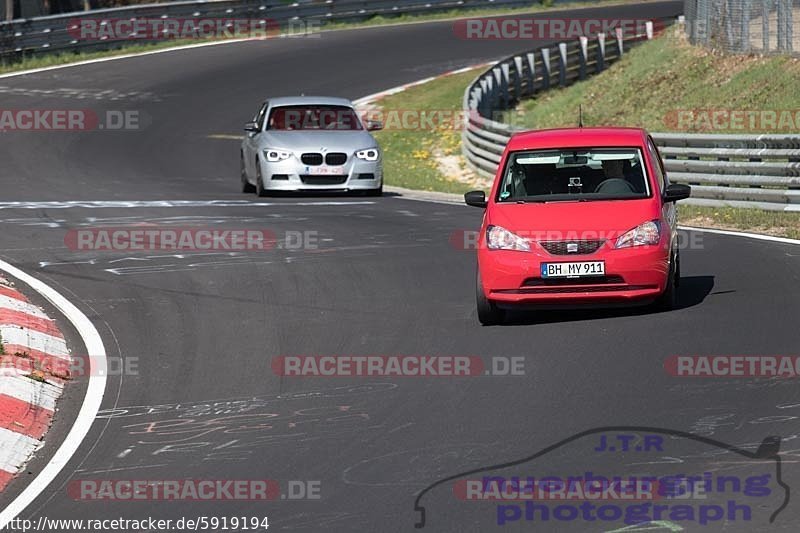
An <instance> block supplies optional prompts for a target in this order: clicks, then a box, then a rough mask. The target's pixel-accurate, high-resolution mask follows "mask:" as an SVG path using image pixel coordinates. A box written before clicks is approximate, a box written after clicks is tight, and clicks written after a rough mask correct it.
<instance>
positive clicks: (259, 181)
mask: <svg viewBox="0 0 800 533" xmlns="http://www.w3.org/2000/svg"><path fill="white" fill-rule="evenodd" d="M256 194H257V195H258V196H260V197H261V198H263V197H264V196H269V190H267V189H265V188H264V177H263V176H262V175H261V165H259V164H256Z"/></svg>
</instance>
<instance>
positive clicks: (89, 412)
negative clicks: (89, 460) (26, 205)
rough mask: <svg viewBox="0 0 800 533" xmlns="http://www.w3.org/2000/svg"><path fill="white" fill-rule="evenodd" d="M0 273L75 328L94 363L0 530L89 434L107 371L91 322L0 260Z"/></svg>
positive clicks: (4, 515) (52, 291) (1, 520)
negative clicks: (62, 427)
mask: <svg viewBox="0 0 800 533" xmlns="http://www.w3.org/2000/svg"><path fill="white" fill-rule="evenodd" d="M0 270H2V271H5V272H6V273H8V274H10V275H11V276H13V277H15V278H17V279H18V280H20V281H21V282H23V283H26V284H27V285H29V286H30V287H31V288H32V289H34V290H35V291H36V292H38V293H39V294H41V295H42V296H44V297H45V298H46V299H47V300H48V301H49V302H50V303H51V304H53V306H55V308H56V309H58V310H59V311H60V312H61V313H62V314H63V315H64V316H65V317H66V318H67V320H69V321H70V322H71V323H72V325H73V326H74V327H75V329H76V330H77V332H78V334H79V335H80V336H81V339H83V344H84V346H85V348H86V353H89V354H92V356H93V357H92V362H93V363H94V364H97V371H95V372H92V374H91V376H90V377H89V385H88V386H87V388H86V395H85V396H84V398H83V404H82V405H81V408H80V411H78V414H77V416H76V417H75V422H74V423H73V424H72V429H70V431H69V433H68V434H67V436H66V438H65V439H64V442H63V443H62V444H61V446H60V447H59V448H58V450H56V452H55V453H54V454H53V457H52V458H51V459H50V461H49V462H48V463H47V465H45V467H44V468H43V469H42V471H41V472H39V475H38V476H36V478H35V479H34V480H33V481H32V482H30V484H29V485H28V486H27V487H26V488H25V490H23V491H22V493H21V494H20V495H19V496H17V497H16V498H15V499H14V501H12V502H11V503H10V504H9V505H8V506H7V507H6V508H5V509H3V510H2V512H0V530H3V529H4V528H6V526H8V524H9V522H11V520H12V519H14V518H15V517H16V516H17V515H19V514H20V513H21V512H22V511H24V510H25V508H26V507H28V505H30V504H31V503H32V502H33V501H34V500H35V499H36V498H37V497H39V495H40V494H41V493H42V492H44V490H45V489H46V488H47V487H48V485H50V483H51V482H52V481H53V480H54V479H55V478H56V476H57V475H58V474H59V472H61V470H62V469H63V468H64V466H66V464H67V463H68V462H69V460H70V459H71V458H72V456H73V455H74V454H75V452H76V451H77V450H78V448H79V447H80V445H81V443H82V442H83V439H84V438H85V437H86V435H87V434H88V433H89V430H90V429H91V427H92V424H93V423H94V420H95V417H96V416H97V413H98V411H99V410H100V405H101V404H102V402H103V394H104V393H105V389H106V381H107V377H106V374H107V373H108V372H107V361H106V349H105V346H103V340H102V339H101V338H100V334H99V333H98V332H97V329H96V328H95V327H94V324H92V321H91V320H89V318H88V317H87V316H86V315H85V314H84V313H83V312H81V310H80V309H78V308H77V307H75V305H73V304H72V303H71V302H70V301H69V300H67V299H66V298H64V297H63V296H62V295H61V294H60V293H59V292H58V291H56V290H55V289H53V288H52V287H50V286H49V285H47V284H46V283H44V282H42V281H39V280H38V279H36V278H34V277H33V276H31V275H30V274H26V273H25V272H23V271H22V270H20V269H19V268H17V267H15V266H13V265H11V264H9V263H6V262H5V261H0ZM37 442H38V441H37ZM6 448H7V446H5V443H4V445H3V446H0V450H5V449H6Z"/></svg>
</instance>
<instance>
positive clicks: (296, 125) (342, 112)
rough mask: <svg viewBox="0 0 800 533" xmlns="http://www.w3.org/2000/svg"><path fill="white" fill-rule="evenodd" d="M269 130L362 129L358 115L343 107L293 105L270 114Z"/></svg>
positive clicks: (276, 109) (274, 110)
mask: <svg viewBox="0 0 800 533" xmlns="http://www.w3.org/2000/svg"><path fill="white" fill-rule="evenodd" d="M267 129H269V130H283V131H290V130H344V131H354V130H360V129H362V126H361V121H360V120H359V119H358V115H357V114H356V112H355V111H354V110H353V108H351V107H347V106H342V105H293V106H281V107H275V108H273V109H272V111H271V112H270V114H269V122H268V123H267Z"/></svg>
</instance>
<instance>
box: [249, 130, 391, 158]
mask: <svg viewBox="0 0 800 533" xmlns="http://www.w3.org/2000/svg"><path fill="white" fill-rule="evenodd" d="M258 144H259V146H260V147H261V148H262V149H263V148H283V149H286V150H293V151H295V152H321V151H323V150H322V149H323V148H324V149H326V150H327V151H328V152H349V153H352V152H353V151H355V150H361V149H363V148H372V147H374V146H377V144H378V143H377V142H376V141H375V139H374V138H373V137H372V135H370V134H369V132H367V131H364V130H361V131H265V132H264V134H263V135H261V139H260V140H259V143H258Z"/></svg>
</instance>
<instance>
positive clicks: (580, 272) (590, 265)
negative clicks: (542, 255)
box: [542, 261, 606, 278]
mask: <svg viewBox="0 0 800 533" xmlns="http://www.w3.org/2000/svg"><path fill="white" fill-rule="evenodd" d="M605 273H606V264H605V262H604V261H580V262H574V263H542V277H543V278H581V277H585V276H603V275H605Z"/></svg>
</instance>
